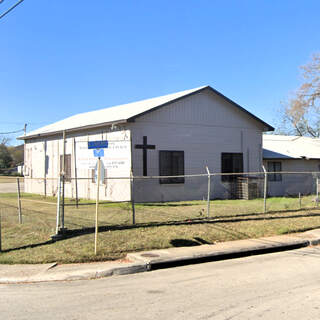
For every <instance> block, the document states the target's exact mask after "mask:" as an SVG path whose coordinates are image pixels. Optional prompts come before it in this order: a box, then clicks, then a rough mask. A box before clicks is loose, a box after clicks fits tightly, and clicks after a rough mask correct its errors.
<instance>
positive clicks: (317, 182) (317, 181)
mask: <svg viewBox="0 0 320 320" xmlns="http://www.w3.org/2000/svg"><path fill="white" fill-rule="evenodd" d="M316 184H317V199H316V201H317V207H318V206H319V178H317V180H316Z"/></svg>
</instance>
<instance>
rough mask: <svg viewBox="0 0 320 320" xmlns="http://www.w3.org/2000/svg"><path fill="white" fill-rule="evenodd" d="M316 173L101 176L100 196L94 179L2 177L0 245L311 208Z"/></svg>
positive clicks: (11, 246) (314, 201) (316, 190)
mask: <svg viewBox="0 0 320 320" xmlns="http://www.w3.org/2000/svg"><path fill="white" fill-rule="evenodd" d="M319 178H320V175H319V172H256V173H233V174H222V173H210V172H208V171H207V173H203V174H198V175H184V176H152V177H136V176H135V177H134V176H131V177H103V181H101V183H100V185H99V193H97V184H96V183H95V181H94V179H93V178H90V179H88V178H77V179H76V178H72V177H68V178H67V179H66V178H64V177H63V176H62V177H61V179H44V178H43V179H40V178H23V177H1V176H0V223H1V227H0V229H1V231H0V232H1V235H0V237H1V239H2V241H1V240H0V241H1V247H0V249H1V250H2V251H6V250H7V251H8V250H12V249H14V248H17V247H18V248H24V247H28V246H33V245H41V244H43V243H47V242H48V241H54V240H51V236H57V235H59V234H60V235H63V236H65V237H68V236H69V235H71V234H75V233H79V234H85V233H94V232H95V230H96V229H95V226H96V225H98V226H99V232H100V231H112V230H121V229H122V228H124V227H125V228H128V227H129V226H132V227H139V226H142V227H143V226H146V225H154V226H157V225H164V224H179V223H187V222H188V221H197V220H203V219H210V220H215V219H216V220H221V219H226V218H230V217H239V216H241V215H242V216H244V215H261V214H268V213H272V212H279V213H285V212H289V211H301V210H309V209H314V208H317V207H318V204H319V202H318V200H319ZM30 190H36V191H37V192H35V193H30ZM26 191H28V192H26ZM97 198H98V199H99V201H97ZM17 239H18V240H17ZM48 239H49V240H48ZM53 239H54V237H53Z"/></svg>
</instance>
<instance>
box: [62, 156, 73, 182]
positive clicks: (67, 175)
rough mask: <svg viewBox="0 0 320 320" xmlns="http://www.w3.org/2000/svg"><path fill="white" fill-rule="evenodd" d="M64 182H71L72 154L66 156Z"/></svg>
mask: <svg viewBox="0 0 320 320" xmlns="http://www.w3.org/2000/svg"><path fill="white" fill-rule="evenodd" d="M62 161H63V155H61V156H60V172H62V168H63V165H62ZM64 181H65V182H71V154H65V155H64Z"/></svg>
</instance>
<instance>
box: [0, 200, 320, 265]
mask: <svg viewBox="0 0 320 320" xmlns="http://www.w3.org/2000/svg"><path fill="white" fill-rule="evenodd" d="M55 203H56V199H55V198H53V197H46V198H44V197H41V196H38V195H30V194H22V214H23V223H22V224H21V225H19V223H18V212H17V199H16V195H15V194H0V213H1V222H2V250H3V252H2V253H0V263H47V262H55V261H56V262H59V263H72V262H84V261H97V260H112V259H119V258H123V257H124V256H125V255H126V254H127V253H128V252H132V251H140V250H149V249H159V248H168V247H173V246H179V245H199V244H203V243H209V244H214V243H217V242H221V241H228V240H238V239H246V238H255V237H262V236H271V235H278V234H284V233H290V232H301V231H304V230H309V229H314V228H319V227H320V210H317V208H315V202H314V196H313V197H312V196H309V197H303V198H302V209H301V210H300V209H299V200H298V199H297V198H271V199H268V201H267V208H268V213H266V214H264V213H263V200H262V199H255V200H249V201H246V200H214V201H211V203H210V205H211V210H210V218H207V211H206V210H207V203H206V202H204V201H187V202H169V203H150V204H136V206H135V209H136V216H135V218H136V224H135V225H132V211H131V204H130V203H118V204H116V203H107V202H105V203H101V204H100V207H99V226H100V230H99V236H98V255H97V256H95V255H94V221H95V203H94V201H86V200H81V201H80V203H79V207H78V209H77V208H76V207H75V202H74V201H73V200H71V199H67V200H66V207H65V226H66V227H67V228H68V230H72V231H73V232H72V234H71V233H70V237H69V238H67V239H64V240H61V241H57V242H51V237H50V236H51V235H53V234H54V233H55V224H56V205H55Z"/></svg>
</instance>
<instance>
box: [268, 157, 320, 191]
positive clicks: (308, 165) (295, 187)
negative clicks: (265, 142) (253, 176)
mask: <svg viewBox="0 0 320 320" xmlns="http://www.w3.org/2000/svg"><path fill="white" fill-rule="evenodd" d="M274 161H276V162H281V170H282V171H284V172H285V171H287V172H310V174H282V180H281V181H268V196H270V197H281V196H297V195H298V194H299V192H300V193H301V195H308V194H315V192H316V178H317V176H319V175H318V174H317V173H315V172H319V166H320V160H305V159H283V160H277V159H274V160H271V159H270V160H264V161H263V163H264V165H265V167H266V169H267V170H268V162H274ZM312 172H313V174H312ZM319 177H320V176H319Z"/></svg>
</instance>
